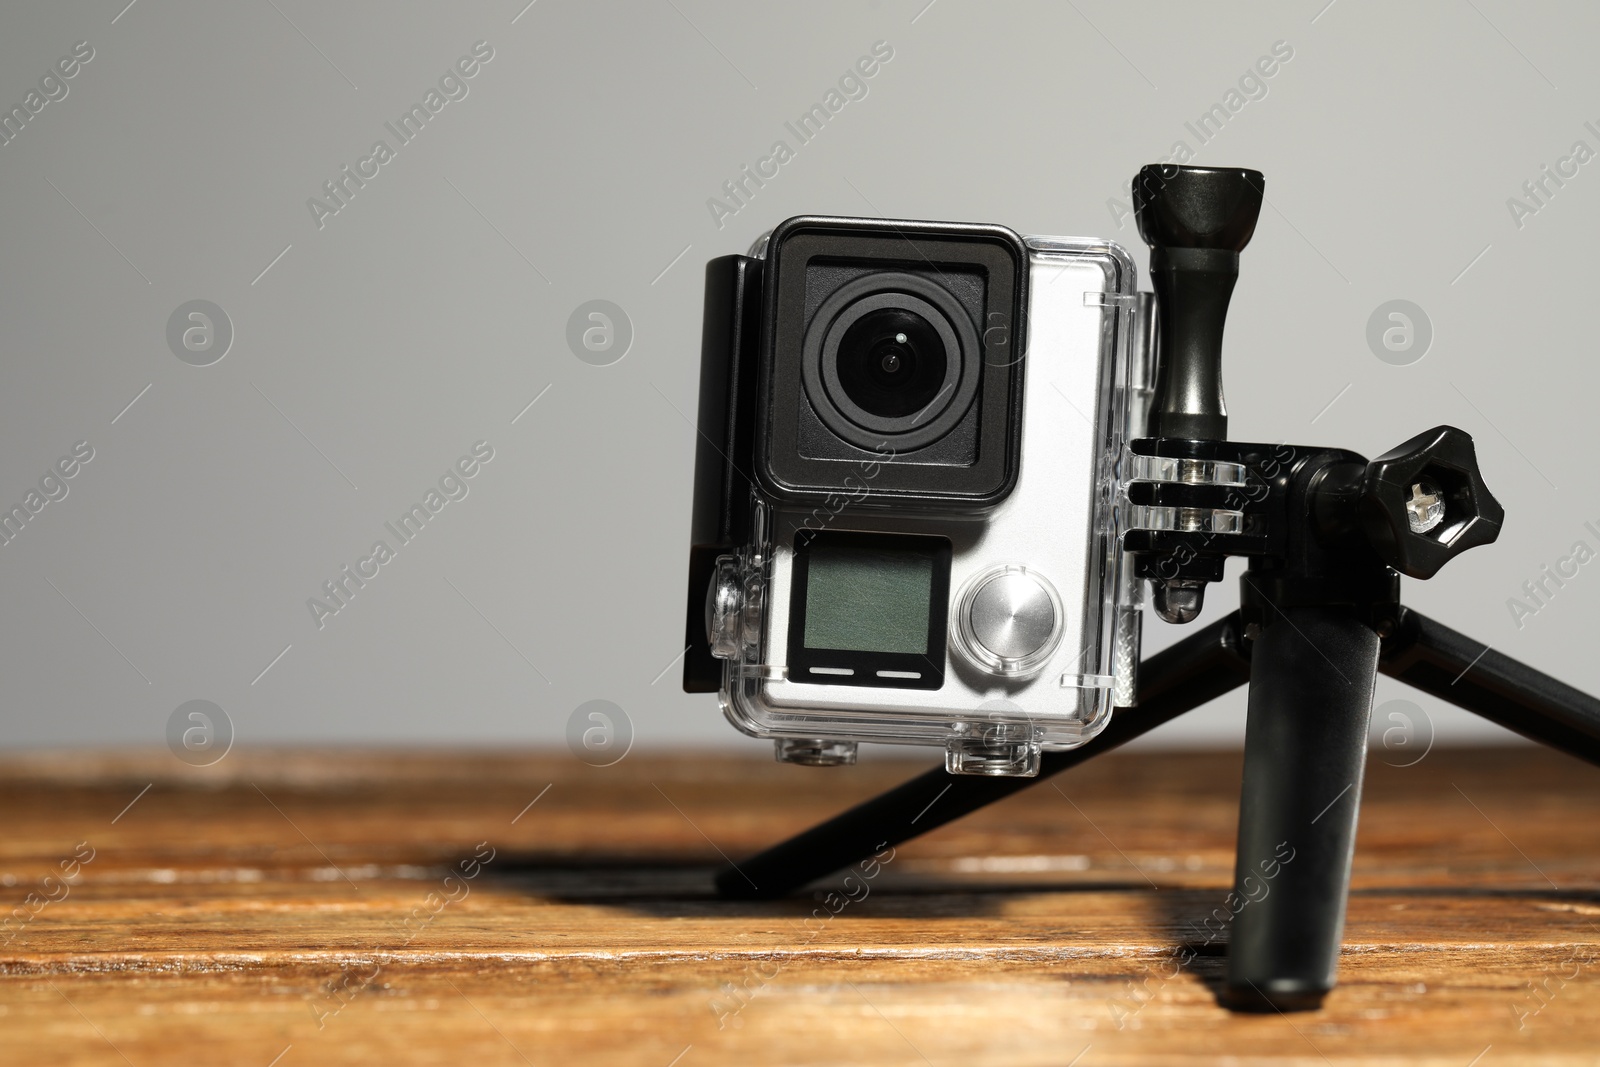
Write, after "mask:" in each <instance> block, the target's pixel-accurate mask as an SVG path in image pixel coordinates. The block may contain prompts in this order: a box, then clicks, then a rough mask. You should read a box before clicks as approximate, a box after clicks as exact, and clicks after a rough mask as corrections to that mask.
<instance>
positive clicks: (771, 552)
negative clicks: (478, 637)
mask: <svg viewBox="0 0 1600 1067" xmlns="http://www.w3.org/2000/svg"><path fill="white" fill-rule="evenodd" d="M1149 322H1150V319H1149V305H1148V303H1146V302H1144V301H1141V298H1140V297H1138V296H1137V294H1136V292H1135V268H1134V265H1133V262H1132V260H1131V259H1130V258H1129V257H1128V255H1127V253H1125V252H1124V251H1123V250H1122V249H1121V248H1119V247H1118V246H1116V245H1114V244H1109V243H1106V242H1103V241H1096V240H1082V239H1074V238H1052V237H1029V238H1026V239H1025V238H1022V237H1020V236H1018V235H1017V234H1016V233H1014V232H1013V231H1011V230H1008V229H1006V228H1004V227H999V226H988V225H960V224H948V223H927V222H898V221H886V220H880V219H853V218H829V217H800V218H794V219H790V220H788V221H787V222H785V223H783V224H782V225H781V226H779V227H778V228H777V229H776V230H774V231H773V232H772V233H771V234H770V235H769V236H768V237H766V238H763V240H762V241H761V242H759V243H758V245H757V247H756V248H755V249H754V250H753V254H752V255H750V256H725V257H722V258H720V259H715V260H712V261H711V263H710V264H708V266H707V272H706V307H705V323H704V336H703V351H702V363H701V389H700V403H699V419H698V429H699V440H698V448H697V456H696V469H695V494H694V516H693V534H692V538H693V539H692V546H693V547H692V550H691V561H690V576H689V594H688V619H687V640H688V644H689V650H688V653H687V654H686V657H685V667H684V688H685V689H687V690H689V691H691V692H704V691H713V690H715V691H718V692H719V693H720V697H721V702H722V707H723V711H724V712H725V714H726V715H727V717H728V719H729V720H730V721H731V722H732V723H733V724H734V725H735V726H737V727H738V728H739V729H740V730H742V731H744V732H745V733H748V734H751V735H753V736H757V737H765V738H773V739H775V740H776V742H777V753H778V758H779V759H781V760H786V761H790V762H799V763H809V764H836V763H850V762H854V760H855V756H856V748H857V746H858V745H859V744H860V743H861V742H887V743H896V744H911V745H930V746H938V747H941V748H943V749H944V750H945V752H946V766H947V769H948V770H949V771H951V772H952V773H966V774H999V775H1031V774H1034V773H1037V770H1038V766H1039V756H1040V753H1041V752H1042V751H1045V750H1057V749H1067V748H1073V747H1076V746H1078V745H1081V744H1083V743H1084V742H1086V741H1088V740H1089V739H1090V738H1092V737H1094V736H1095V735H1096V734H1097V733H1098V732H1099V731H1100V730H1101V729H1102V728H1103V727H1104V726H1105V724H1106V722H1107V721H1108V718H1109V716H1110V714H1111V710H1112V708H1113V707H1114V706H1119V705H1127V704H1130V703H1132V694H1133V691H1134V671H1135V669H1136V666H1137V664H1138V659H1139V621H1140V590H1141V585H1140V583H1139V581H1138V580H1137V579H1136V578H1135V577H1134V575H1133V570H1132V565H1131V562H1130V561H1129V559H1128V558H1127V557H1126V556H1125V554H1124V553H1123V552H1122V550H1121V548H1120V533H1121V530H1120V528H1119V522H1118V520H1119V514H1120V513H1123V512H1125V511H1126V509H1127V507H1128V505H1127V498H1126V494H1125V492H1124V489H1123V478H1122V474H1121V471H1122V467H1123V464H1124V462H1125V460H1124V454H1125V445H1126V443H1127V441H1128V440H1130V439H1131V438H1134V437H1140V436H1143V435H1144V425H1143V420H1144V411H1145V408H1146V406H1147V403H1148V397H1149V389H1150V370H1151V365H1150V360H1151V355H1150V353H1151V344H1150V336H1149V335H1150V329H1149ZM1128 461H1131V457H1129V460H1128Z"/></svg>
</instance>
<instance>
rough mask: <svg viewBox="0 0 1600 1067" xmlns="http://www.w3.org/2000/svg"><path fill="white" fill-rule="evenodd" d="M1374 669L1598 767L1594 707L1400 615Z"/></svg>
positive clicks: (1599, 714) (1528, 670)
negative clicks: (1396, 626)
mask: <svg viewBox="0 0 1600 1067" xmlns="http://www.w3.org/2000/svg"><path fill="white" fill-rule="evenodd" d="M1379 669H1380V670H1382V671H1383V673H1384V674H1387V675H1389V676H1390V677H1392V678H1398V679H1400V681H1402V682H1405V683H1406V684H1407V685H1410V686H1413V687H1415V688H1417V689H1420V690H1422V691H1423V692H1424V693H1431V694H1432V695H1433V696H1436V697H1438V698H1440V699H1441V700H1448V701H1449V702H1450V703H1452V704H1455V705H1456V706H1458V707H1462V708H1465V709H1467V710H1468V711H1471V712H1476V713H1477V714H1479V715H1482V716H1483V717H1484V718H1486V719H1488V720H1489V721H1490V722H1494V723H1498V724H1500V725H1501V726H1504V727H1505V728H1506V729H1508V730H1515V731H1516V732H1517V733H1519V734H1521V735H1522V736H1524V737H1528V738H1532V739H1533V740H1535V741H1540V742H1543V743H1544V744H1547V745H1549V746H1551V747H1552V748H1557V749H1560V750H1561V751H1563V752H1567V753H1570V754H1571V755H1574V756H1577V757H1578V758H1579V759H1583V760H1588V761H1589V762H1590V763H1596V764H1600V700H1596V699H1595V698H1594V697H1592V696H1589V695H1588V694H1587V693H1583V692H1580V691H1578V690H1576V689H1574V688H1572V687H1571V686H1570V685H1563V684H1562V683H1561V682H1558V681H1556V680H1555V679H1554V678H1552V677H1550V676H1549V675H1548V674H1541V673H1540V672H1538V671H1536V670H1534V669H1533V668H1532V667H1529V666H1527V665H1525V664H1522V663H1519V662H1517V661H1516V660H1514V659H1512V658H1511V657H1509V656H1502V655H1501V654H1500V653H1498V652H1496V651H1494V650H1493V649H1491V648H1489V647H1488V646H1487V645H1485V644H1484V643H1483V642H1481V641H1474V640H1473V639H1472V638H1470V637H1467V636H1466V635H1465V634H1460V633H1457V632H1456V631H1454V630H1452V629H1450V627H1448V626H1445V625H1444V624H1442V623H1437V622H1434V621H1433V620H1432V619H1430V618H1428V617H1427V616H1425V615H1423V614H1421V613H1420V612H1415V611H1410V610H1408V611H1407V612H1406V613H1405V616H1404V618H1402V619H1401V621H1400V627H1399V630H1398V631H1397V632H1396V633H1395V635H1394V636H1393V637H1391V638H1390V639H1389V640H1387V641H1385V642H1384V648H1383V661H1382V663H1381V664H1380V665H1379Z"/></svg>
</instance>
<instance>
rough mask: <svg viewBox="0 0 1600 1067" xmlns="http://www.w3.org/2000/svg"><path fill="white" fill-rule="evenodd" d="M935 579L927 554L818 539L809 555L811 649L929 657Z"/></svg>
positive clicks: (808, 638) (807, 639)
mask: <svg viewBox="0 0 1600 1067" xmlns="http://www.w3.org/2000/svg"><path fill="white" fill-rule="evenodd" d="M933 580H934V560H933V558H932V557H931V556H929V555H928V553H926V552H921V551H917V550H915V549H912V550H910V551H903V552H902V551H893V550H885V549H876V548H866V547H862V546H859V545H849V544H837V543H828V542H827V541H825V540H818V541H817V542H816V543H814V544H813V545H812V546H811V548H810V551H809V561H808V574H807V579H806V599H805V607H806V614H805V644H806V647H807V648H814V649H839V650H841V651H848V652H898V653H912V654H915V655H923V654H926V653H927V651H928V618H929V607H930V605H931V602H932V598H933Z"/></svg>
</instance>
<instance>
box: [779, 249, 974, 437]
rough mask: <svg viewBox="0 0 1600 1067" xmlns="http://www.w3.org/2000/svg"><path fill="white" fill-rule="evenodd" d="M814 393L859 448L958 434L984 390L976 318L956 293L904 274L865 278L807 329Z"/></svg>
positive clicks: (835, 297) (824, 416)
mask: <svg viewBox="0 0 1600 1067" xmlns="http://www.w3.org/2000/svg"><path fill="white" fill-rule="evenodd" d="M802 370H803V375H804V379H805V386H806V393H807V395H808V396H809V398H810V400H811V405H812V408H813V410H815V411H816V413H817V416H818V417H819V418H820V419H821V420H822V422H823V423H824V425H826V426H827V427H828V429H830V430H832V431H833V432H834V433H835V434H837V435H838V436H839V437H841V438H843V439H844V440H845V441H848V442H850V443H851V444H853V445H855V446H857V447H858V448H864V449H869V450H873V451H881V450H882V449H884V448H891V449H894V450H895V451H909V450H913V449H919V448H925V447H927V446H928V445H930V444H932V443H933V442H935V441H937V440H939V439H940V438H942V437H944V436H945V435H946V434H948V433H949V432H950V431H951V430H952V429H954V428H955V427H956V425H958V424H959V423H960V422H961V420H962V419H963V418H964V417H965V416H966V414H967V411H968V410H969V409H970V408H971V406H972V403H973V401H974V400H975V398H976V397H977V393H978V380H979V377H980V375H981V373H982V360H981V354H980V349H979V344H978V333H977V330H976V329H975V328H974V326H973V324H972V318H971V316H970V315H969V314H968V313H967V311H966V309H965V308H963V307H962V305H961V302H960V301H959V300H957V299H956V298H955V296H954V294H952V293H951V292H950V291H949V290H948V289H945V288H944V287H943V286H941V285H938V284H937V283H935V282H934V281H932V280H930V279H928V278H925V277H922V276H919V275H915V274H910V273H906V272H903V271H882V272H879V273H875V274H866V275H862V276H861V277H859V278H856V279H854V280H853V281H851V282H849V283H847V284H845V285H843V286H841V287H839V288H838V289H836V290H835V291H834V292H833V293H831V294H830V295H829V296H828V297H827V299H825V300H824V301H823V302H822V304H821V306H820V307H818V309H817V312H816V314H815V316H813V318H812V321H811V323H810V326H809V328H808V329H807V331H806V339H805V354H804V362H803V364H802Z"/></svg>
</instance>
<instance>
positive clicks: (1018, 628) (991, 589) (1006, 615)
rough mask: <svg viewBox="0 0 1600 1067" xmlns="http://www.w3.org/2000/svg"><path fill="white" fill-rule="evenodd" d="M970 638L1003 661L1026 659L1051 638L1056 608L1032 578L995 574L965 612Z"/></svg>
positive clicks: (1022, 575) (1009, 573)
mask: <svg viewBox="0 0 1600 1067" xmlns="http://www.w3.org/2000/svg"><path fill="white" fill-rule="evenodd" d="M967 612H968V617H969V618H970V620H971V624H972V636H973V638H974V639H976V640H977V642H978V643H979V644H980V645H982V646H983V647H984V648H986V649H988V650H989V651H990V652H992V653H993V654H994V655H995V656H997V657H998V658H1000V659H1003V660H1021V659H1027V658H1028V657H1030V656H1032V655H1033V654H1034V653H1036V652H1038V651H1039V650H1040V649H1041V648H1043V647H1044V646H1045V644H1046V643H1047V642H1048V641H1049V640H1050V638H1051V637H1052V636H1053V635H1054V633H1055V629H1056V609H1055V605H1054V604H1053V603H1052V602H1051V597H1050V594H1049V593H1048V592H1047V591H1046V590H1045V588H1044V586H1042V585H1040V584H1039V581H1038V579H1036V578H1035V577H1034V576H1033V575H1031V574H1027V573H1025V572H1021V571H1010V572H1007V573H1005V574H998V575H995V576H994V577H993V578H991V579H990V580H989V581H987V582H985V583H984V585H983V588H981V589H979V590H978V591H977V595H976V596H974V597H973V598H972V604H971V606H970V607H969V608H968V609H967Z"/></svg>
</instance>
